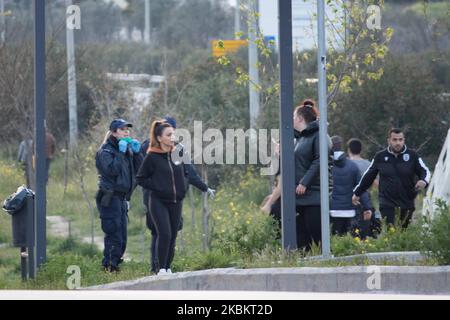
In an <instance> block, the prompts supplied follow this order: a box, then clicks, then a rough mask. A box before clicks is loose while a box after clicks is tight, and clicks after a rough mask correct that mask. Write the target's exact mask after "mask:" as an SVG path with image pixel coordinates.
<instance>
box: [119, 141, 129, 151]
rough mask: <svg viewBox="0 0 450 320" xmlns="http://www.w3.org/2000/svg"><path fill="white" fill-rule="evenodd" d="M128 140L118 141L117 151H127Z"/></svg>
mask: <svg viewBox="0 0 450 320" xmlns="http://www.w3.org/2000/svg"><path fill="white" fill-rule="evenodd" d="M127 148H128V142H127V141H126V140H120V141H119V151H120V152H122V153H125V152H127Z"/></svg>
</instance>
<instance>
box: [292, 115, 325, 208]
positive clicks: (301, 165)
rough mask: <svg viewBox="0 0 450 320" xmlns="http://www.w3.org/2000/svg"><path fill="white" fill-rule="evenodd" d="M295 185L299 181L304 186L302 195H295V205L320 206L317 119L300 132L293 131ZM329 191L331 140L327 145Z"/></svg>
mask: <svg viewBox="0 0 450 320" xmlns="http://www.w3.org/2000/svg"><path fill="white" fill-rule="evenodd" d="M295 137H296V140H295V147H294V154H295V187H297V185H298V184H299V183H301V184H302V185H304V186H305V187H306V193H305V194H304V195H298V194H297V195H296V204H297V206H320V148H319V121H318V120H317V121H313V122H311V123H309V124H308V126H307V127H306V129H305V130H303V131H302V132H298V131H296V132H295ZM328 150H329V151H328V152H329V154H328V158H329V159H328V173H329V180H328V183H329V192H330V194H331V191H332V186H333V180H332V173H331V168H332V163H333V158H332V156H331V141H329V145H328Z"/></svg>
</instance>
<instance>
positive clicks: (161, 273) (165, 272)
mask: <svg viewBox="0 0 450 320" xmlns="http://www.w3.org/2000/svg"><path fill="white" fill-rule="evenodd" d="M166 274H167V271H166V269H159V272H158V276H164V275H166Z"/></svg>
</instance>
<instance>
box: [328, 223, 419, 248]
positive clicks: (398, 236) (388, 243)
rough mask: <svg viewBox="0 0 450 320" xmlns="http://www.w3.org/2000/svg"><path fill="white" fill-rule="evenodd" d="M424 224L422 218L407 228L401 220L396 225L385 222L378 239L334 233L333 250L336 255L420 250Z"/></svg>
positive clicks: (332, 239)
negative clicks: (402, 225) (340, 235)
mask: <svg viewBox="0 0 450 320" xmlns="http://www.w3.org/2000/svg"><path fill="white" fill-rule="evenodd" d="M423 225H424V221H423V219H422V218H419V219H418V220H417V221H416V222H414V223H412V224H410V225H409V227H408V228H407V229H402V227H401V222H400V221H397V222H396V223H395V227H392V226H391V227H388V226H387V225H386V224H385V223H383V226H382V231H381V233H380V235H379V236H378V237H377V238H376V239H374V238H367V239H365V240H361V239H360V238H359V237H353V236H352V235H350V234H347V235H345V236H342V237H339V236H335V235H334V236H332V238H331V251H332V253H333V254H334V255H335V256H348V255H355V254H364V253H369V252H390V251H420V249H421V248H422V246H423V234H422V233H423V232H422V231H423ZM357 232H358V230H357Z"/></svg>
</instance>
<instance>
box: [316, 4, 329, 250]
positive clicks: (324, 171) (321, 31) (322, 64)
mask: <svg viewBox="0 0 450 320" xmlns="http://www.w3.org/2000/svg"><path fill="white" fill-rule="evenodd" d="M317 17H318V28H317V30H318V36H319V41H318V43H319V51H318V54H317V60H318V61H317V62H318V74H319V111H320V121H319V122H320V123H319V141H320V208H321V216H322V255H323V256H324V257H328V256H330V198H329V196H330V195H329V190H328V187H329V186H328V175H329V172H328V157H329V151H328V146H329V140H328V124H327V118H328V115H327V78H326V75H327V71H326V64H327V58H326V44H325V0H318V1H317Z"/></svg>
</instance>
